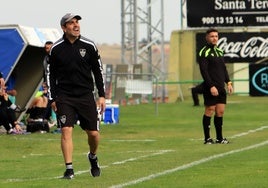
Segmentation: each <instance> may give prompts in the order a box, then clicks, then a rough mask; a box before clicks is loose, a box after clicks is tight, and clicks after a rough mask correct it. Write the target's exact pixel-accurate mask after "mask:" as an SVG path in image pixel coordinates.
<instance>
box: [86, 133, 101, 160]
mask: <svg viewBox="0 0 268 188" xmlns="http://www.w3.org/2000/svg"><path fill="white" fill-rule="evenodd" d="M86 133H87V136H88V145H89V151H90V153H91V154H94V155H96V154H97V150H98V145H99V139H100V134H99V131H89V130H86Z"/></svg>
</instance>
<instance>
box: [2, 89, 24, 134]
mask: <svg viewBox="0 0 268 188" xmlns="http://www.w3.org/2000/svg"><path fill="white" fill-rule="evenodd" d="M10 103H11V102H10V101H9V100H8V94H7V93H6V92H5V89H3V88H1V90H0V125H3V126H4V127H5V129H6V131H7V134H22V133H23V131H22V129H21V127H20V125H19V124H18V122H17V119H16V114H15V111H14V110H13V109H11V108H10Z"/></svg>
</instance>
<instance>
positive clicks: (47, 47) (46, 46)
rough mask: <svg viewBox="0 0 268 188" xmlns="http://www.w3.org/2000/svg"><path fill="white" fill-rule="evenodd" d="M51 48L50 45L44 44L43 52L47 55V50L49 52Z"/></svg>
mask: <svg viewBox="0 0 268 188" xmlns="http://www.w3.org/2000/svg"><path fill="white" fill-rule="evenodd" d="M51 46H52V44H46V45H45V51H46V53H49V50H50V48H51Z"/></svg>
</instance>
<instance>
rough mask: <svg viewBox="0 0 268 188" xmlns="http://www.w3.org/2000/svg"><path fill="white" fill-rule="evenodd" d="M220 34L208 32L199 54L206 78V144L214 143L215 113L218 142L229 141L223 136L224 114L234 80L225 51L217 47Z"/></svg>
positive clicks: (204, 125)
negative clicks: (228, 67) (226, 64)
mask: <svg viewBox="0 0 268 188" xmlns="http://www.w3.org/2000/svg"><path fill="white" fill-rule="evenodd" d="M218 39H219V36H218V31H217V30H216V29H209V30H207V32H206V41H207V45H206V46H204V47H203V48H202V49H201V50H200V51H199V54H198V58H199V60H198V62H199V67H200V72H201V75H202V77H203V79H204V83H203V86H204V93H203V97H204V105H205V112H204V115H203V121H202V122H203V130H204V137H205V138H204V144H212V143H214V141H213V139H212V138H210V120H211V117H212V115H213V114H214V113H215V114H214V125H215V129H216V143H221V144H227V143H229V141H228V140H227V139H226V138H223V136H222V124H223V114H224V109H225V105H226V99H227V94H226V90H225V83H226V84H227V90H228V93H230V94H231V93H232V92H233V87H232V82H231V81H230V79H229V75H228V72H227V69H226V66H225V61H224V57H223V51H222V50H220V49H219V48H217V42H218Z"/></svg>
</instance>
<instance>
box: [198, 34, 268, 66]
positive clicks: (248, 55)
mask: <svg viewBox="0 0 268 188" xmlns="http://www.w3.org/2000/svg"><path fill="white" fill-rule="evenodd" d="M205 44H206V41H205V33H197V34H196V50H197V52H196V53H198V52H199V50H200V49H201V48H202V47H203V46H204V45H205ZM218 47H219V48H220V49H222V50H223V51H224V57H225V60H226V63H234V62H235V63H238V62H249V63H250V62H256V61H258V60H260V59H263V58H265V57H268V33H264V32H262V33H258V32H256V33H250V32H237V33H219V41H218Z"/></svg>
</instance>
